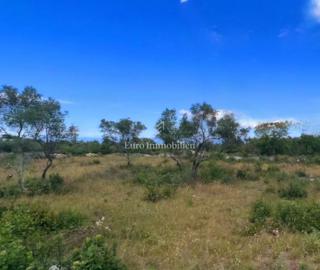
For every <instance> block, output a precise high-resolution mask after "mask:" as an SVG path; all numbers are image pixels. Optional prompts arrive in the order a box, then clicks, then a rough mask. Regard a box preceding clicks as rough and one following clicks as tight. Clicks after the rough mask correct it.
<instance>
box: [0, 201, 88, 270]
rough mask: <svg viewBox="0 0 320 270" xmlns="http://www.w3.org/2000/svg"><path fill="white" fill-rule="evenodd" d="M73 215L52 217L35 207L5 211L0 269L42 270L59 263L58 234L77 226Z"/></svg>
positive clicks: (76, 216) (0, 229) (80, 219)
mask: <svg viewBox="0 0 320 270" xmlns="http://www.w3.org/2000/svg"><path fill="white" fill-rule="evenodd" d="M83 220H84V218H83V217H82V216H80V215H79V214H78V213H76V212H69V211H68V212H61V213H57V214H56V213H54V212H51V211H49V210H45V209H44V208H42V207H41V206H37V205H33V206H30V205H19V206H15V207H13V208H9V209H6V210H4V212H3V214H2V217H1V219H0V223H1V227H0V269H7V270H11V269H12V270H16V269H21V270H22V269H23V270H25V269H30V270H31V269H37V270H42V269H43V270H44V269H49V267H50V266H51V265H52V264H54V263H60V262H62V261H63V260H62V257H63V253H62V252H63V251H62V250H63V246H64V245H63V243H62V238H61V237H59V235H58V236H54V235H55V234H56V233H57V232H59V231H60V230H67V229H72V228H75V227H78V226H80V225H81V224H82V223H83Z"/></svg>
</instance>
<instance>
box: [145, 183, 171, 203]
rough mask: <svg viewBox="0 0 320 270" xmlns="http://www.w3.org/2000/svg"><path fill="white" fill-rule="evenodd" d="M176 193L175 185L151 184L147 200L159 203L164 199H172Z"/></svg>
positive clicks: (146, 196)
mask: <svg viewBox="0 0 320 270" xmlns="http://www.w3.org/2000/svg"><path fill="white" fill-rule="evenodd" d="M175 192H176V187H175V186H173V185H157V184H149V185H147V186H146V195H145V199H146V200H147V201H150V202H157V201H160V200H162V199H168V198H170V197H172V196H173V195H174V194H175Z"/></svg>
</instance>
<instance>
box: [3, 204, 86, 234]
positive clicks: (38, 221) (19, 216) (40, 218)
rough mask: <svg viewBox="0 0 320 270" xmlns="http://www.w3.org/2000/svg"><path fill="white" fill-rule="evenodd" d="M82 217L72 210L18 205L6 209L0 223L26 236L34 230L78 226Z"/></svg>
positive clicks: (46, 230)
mask: <svg viewBox="0 0 320 270" xmlns="http://www.w3.org/2000/svg"><path fill="white" fill-rule="evenodd" d="M83 221H84V217H83V216H81V215H80V214H79V213H76V212H73V211H70V210H69V211H65V212H60V213H58V214H56V213H54V212H51V211H49V210H47V209H44V208H43V207H41V206H37V205H33V206H28V205H19V206H16V207H14V208H12V209H9V210H7V211H6V212H5V213H4V214H3V216H2V218H1V224H2V226H3V227H7V228H8V229H10V231H11V232H12V233H13V234H14V235H17V236H20V237H26V236H28V235H30V234H32V233H34V232H50V231H57V230H62V229H70V228H75V227H79V226H80V225H81V224H82V223H83Z"/></svg>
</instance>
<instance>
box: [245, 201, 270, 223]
mask: <svg viewBox="0 0 320 270" xmlns="http://www.w3.org/2000/svg"><path fill="white" fill-rule="evenodd" d="M270 216H271V207H270V205H269V204H267V203H266V202H264V201H257V202H256V203H255V204H254V205H253V207H252V211H251V215H250V221H251V222H253V223H258V224H263V223H264V222H265V221H266V220H267V218H269V217H270Z"/></svg>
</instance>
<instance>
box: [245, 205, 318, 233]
mask: <svg viewBox="0 0 320 270" xmlns="http://www.w3.org/2000/svg"><path fill="white" fill-rule="evenodd" d="M267 219H270V224H272V226H273V227H277V228H279V227H283V228H287V229H289V230H290V231H293V232H295V231H297V232H306V233H311V232H319V231H320V204H317V203H310V202H303V201H294V202H293V201H280V202H278V203H276V204H271V203H266V202H261V201H258V202H256V203H255V204H254V205H253V208H252V213H251V217H250V221H251V222H253V223H254V224H258V225H262V224H265V222H266V220H267Z"/></svg>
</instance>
